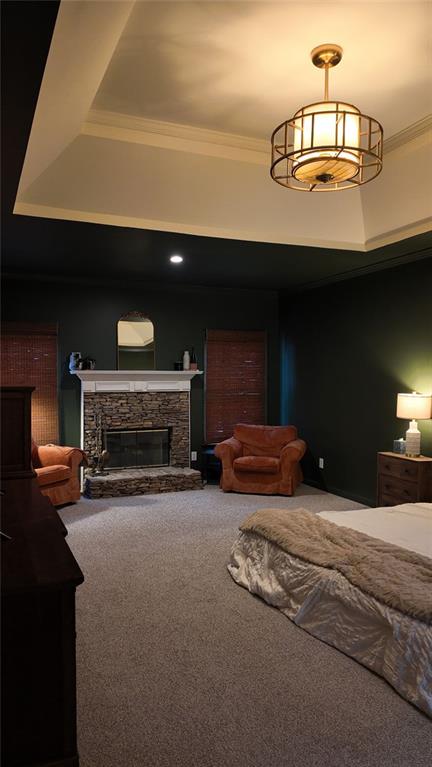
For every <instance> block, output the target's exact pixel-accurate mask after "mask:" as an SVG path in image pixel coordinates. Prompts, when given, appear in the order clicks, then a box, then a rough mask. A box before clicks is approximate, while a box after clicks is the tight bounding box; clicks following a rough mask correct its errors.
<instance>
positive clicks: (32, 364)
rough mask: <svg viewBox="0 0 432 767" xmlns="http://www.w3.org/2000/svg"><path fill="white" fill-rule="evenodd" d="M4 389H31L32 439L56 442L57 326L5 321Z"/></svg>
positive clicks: (40, 442) (2, 345)
mask: <svg viewBox="0 0 432 767" xmlns="http://www.w3.org/2000/svg"><path fill="white" fill-rule="evenodd" d="M1 341H2V343H1V382H2V385H3V386H34V387H35V391H34V392H33V395H32V436H33V439H34V440H35V441H36V442H37V443H38V444H40V445H45V444H47V443H48V442H58V436H59V434H58V395H57V326H56V325H54V324H37V323H34V324H33V323H21V322H5V323H4V324H3V326H2V338H1Z"/></svg>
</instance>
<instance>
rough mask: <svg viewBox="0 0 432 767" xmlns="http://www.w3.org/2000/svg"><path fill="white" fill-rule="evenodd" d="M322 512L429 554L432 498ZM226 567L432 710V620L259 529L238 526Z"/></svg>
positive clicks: (313, 631) (309, 628)
mask: <svg viewBox="0 0 432 767" xmlns="http://www.w3.org/2000/svg"><path fill="white" fill-rule="evenodd" d="M321 516H322V517H324V518H325V519H328V520H330V521H331V522H334V523H336V524H339V525H344V526H345V527H351V528H353V529H356V530H360V531H361V532H364V533H367V534H368V535H372V536H374V537H375V538H380V539H381V540H383V539H384V540H387V541H389V542H391V543H395V544H396V545H399V546H401V545H402V546H404V547H405V548H409V549H410V550H412V551H417V552H419V553H421V554H423V555H426V556H431V539H432V504H430V503H429V504H426V503H423V504H403V505H401V506H394V507H390V508H387V507H384V508H379V509H359V510H356V511H346V512H321ZM228 570H229V572H230V574H231V576H232V577H233V579H234V580H235V581H236V582H237V583H238V584H239V585H241V586H244V587H245V588H247V589H248V590H249V591H251V592H252V593H253V594H257V595H258V596H260V597H262V598H263V599H265V600H266V602H268V603H269V604H271V605H273V606H274V607H277V608H279V610H281V612H282V613H284V615H286V616H287V617H288V618H290V619H291V620H292V621H294V623H296V624H297V625H298V626H301V627H302V628H304V629H305V630H306V631H308V632H309V633H311V634H313V635H314V636H316V637H318V638H319V639H322V640H323V641H325V642H327V643H328V644H331V645H332V646H333V647H336V648H337V649H339V650H342V651H343V652H344V653H346V654H347V655H350V656H351V657H353V658H355V659H356V660H358V661H359V662H360V663H362V664H363V665H365V666H367V667H368V668H370V669H372V670H373V671H375V672H376V673H378V674H379V675H380V676H382V677H384V679H386V680H387V681H388V682H389V683H390V684H391V685H392V686H393V687H394V688H395V689H396V690H397V691H398V692H399V693H400V694H401V695H402V696H403V697H404V698H406V700H409V701H410V702H411V703H413V704H414V705H416V706H418V708H420V709H421V710H422V711H424V712H426V713H427V714H428V715H429V716H432V663H431V658H432V627H431V626H430V625H427V624H426V623H423V622H421V621H417V620H415V619H413V618H410V617H409V616H406V615H404V614H402V613H400V612H399V611H397V610H394V609H391V608H389V607H386V606H385V605H383V604H381V603H380V602H378V601H377V600H376V599H374V598H373V597H370V596H368V595H367V594H364V593H363V592H362V591H361V590H360V589H358V588H356V587H355V586H353V585H351V584H350V583H349V582H348V581H347V580H346V578H345V577H344V576H343V575H342V574H341V573H339V572H337V571H335V570H330V569H327V568H323V567H318V566H317V565H313V564H310V563H308V562H305V561H303V560H301V559H298V558H297V557H294V556H292V555H291V554H288V553H286V552H285V551H283V550H282V549H281V548H280V547H279V546H277V545H276V544H274V543H271V542H270V541H268V540H266V539H265V538H263V537H261V536H259V535H257V534H256V533H246V532H240V534H239V536H238V538H237V540H236V542H235V543H234V546H233V548H232V551H231V558H230V562H229V564H228ZM431 598H432V595H431Z"/></svg>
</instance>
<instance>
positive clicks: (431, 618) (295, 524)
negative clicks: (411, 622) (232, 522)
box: [240, 509, 432, 624]
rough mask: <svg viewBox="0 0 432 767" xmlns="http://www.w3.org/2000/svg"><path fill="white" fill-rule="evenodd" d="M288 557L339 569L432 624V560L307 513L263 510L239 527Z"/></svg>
mask: <svg viewBox="0 0 432 767" xmlns="http://www.w3.org/2000/svg"><path fill="white" fill-rule="evenodd" d="M240 530H241V531H242V532H251V533H256V534H257V535H260V536H262V537H263V538H266V539H267V540H269V541H271V542H272V543H275V544H277V545H278V546H280V548H281V549H283V550H284V551H286V552H287V553H288V554H292V555H293V556H295V557H299V558H300V559H303V560H305V561H306V562H310V563H312V564H314V565H318V566H319V567H326V568H330V569H332V570H337V571H338V572H339V573H341V574H342V575H344V576H345V578H346V579H347V580H348V581H349V582H350V583H351V584H353V586H357V587H358V588H359V589H361V590H362V591H363V592H365V593H366V594H369V595H370V596H372V597H374V598H375V599H377V600H378V601H379V602H381V603H383V604H385V605H387V606H388V607H392V608H394V609H396V610H400V611H401V612H402V613H405V614H406V615H410V616H411V617H413V618H416V619H417V620H420V621H423V622H426V623H429V624H430V623H432V559H429V558H428V557H424V556H422V555H421V554H416V553H415V552H413V551H408V549H403V548H400V547H399V546H395V545H393V544H392V543H387V542H386V541H381V540H379V539H378V538H372V537H370V536H369V535H366V534H365V533H360V532H357V531H356V530H351V529H350V528H348V527H341V526H339V525H335V524H334V523H333V522H329V521H327V520H326V519H323V518H322V517H319V516H317V515H316V514H312V513H311V512H310V511H306V509H296V510H295V511H285V510H284V509H260V510H259V511H256V512H255V513H254V514H252V515H251V516H250V517H248V518H247V519H246V520H245V521H244V522H243V524H242V525H241V526H240Z"/></svg>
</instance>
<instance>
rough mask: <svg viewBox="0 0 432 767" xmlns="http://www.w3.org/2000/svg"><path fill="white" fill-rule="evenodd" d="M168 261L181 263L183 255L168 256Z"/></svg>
mask: <svg viewBox="0 0 432 767" xmlns="http://www.w3.org/2000/svg"><path fill="white" fill-rule="evenodd" d="M170 261H171V263H172V264H181V262H182V261H183V256H170Z"/></svg>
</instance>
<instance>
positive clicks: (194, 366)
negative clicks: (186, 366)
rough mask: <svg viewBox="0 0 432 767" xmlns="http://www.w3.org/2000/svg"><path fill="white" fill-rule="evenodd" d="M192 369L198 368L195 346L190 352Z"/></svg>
mask: <svg viewBox="0 0 432 767" xmlns="http://www.w3.org/2000/svg"><path fill="white" fill-rule="evenodd" d="M190 369H191V370H198V363H197V358H196V354H195V349H194V348H193V346H192V349H191V353H190Z"/></svg>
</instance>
